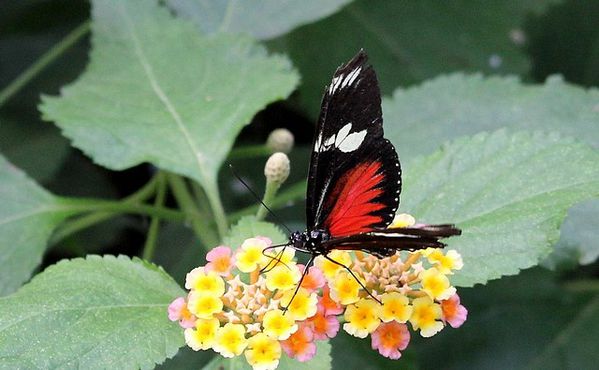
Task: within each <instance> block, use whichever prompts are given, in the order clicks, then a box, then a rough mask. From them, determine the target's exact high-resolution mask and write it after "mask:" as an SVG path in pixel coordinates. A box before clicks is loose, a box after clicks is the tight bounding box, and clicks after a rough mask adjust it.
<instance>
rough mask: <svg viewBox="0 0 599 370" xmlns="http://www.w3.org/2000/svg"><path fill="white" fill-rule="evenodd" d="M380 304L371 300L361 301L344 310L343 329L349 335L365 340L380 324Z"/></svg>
mask: <svg viewBox="0 0 599 370" xmlns="http://www.w3.org/2000/svg"><path fill="white" fill-rule="evenodd" d="M379 310H380V304H379V303H378V302H375V301H373V300H371V299H362V300H360V301H358V302H356V303H355V304H353V305H350V306H348V307H347V309H346V310H345V314H344V317H345V321H347V322H346V323H345V324H343V329H344V330H345V331H346V332H348V333H349V334H351V335H353V336H355V337H358V338H366V336H367V335H368V334H370V333H372V332H373V331H375V330H376V328H377V327H378V326H379V324H380V323H381V320H379Z"/></svg>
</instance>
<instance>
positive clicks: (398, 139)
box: [383, 74, 599, 162]
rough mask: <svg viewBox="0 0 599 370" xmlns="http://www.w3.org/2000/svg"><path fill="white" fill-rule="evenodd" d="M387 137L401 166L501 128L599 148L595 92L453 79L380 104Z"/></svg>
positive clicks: (561, 85) (552, 84)
mask: <svg viewBox="0 0 599 370" xmlns="http://www.w3.org/2000/svg"><path fill="white" fill-rule="evenodd" d="M383 117H384V120H385V134H386V136H387V137H388V138H389V139H390V140H391V141H392V142H393V144H395V146H396V148H397V151H398V152H399V155H400V157H401V158H402V160H403V161H404V162H406V161H407V162H409V161H410V160H411V159H412V158H414V157H415V156H417V155H421V154H428V153H430V152H432V151H433V150H436V149H437V148H438V147H439V145H441V144H442V143H444V142H445V141H447V140H451V139H454V138H458V137H460V136H464V135H472V134H475V133H477V132H481V131H495V130H497V129H499V128H502V127H513V128H515V129H518V130H543V131H556V132H559V133H562V134H563V135H567V136H573V137H576V138H579V139H580V140H583V141H585V142H587V143H589V144H590V145H592V146H593V147H595V148H599V90H597V89H588V90H587V89H583V88H580V87H577V86H575V85H571V84H568V83H566V82H564V81H563V80H562V79H561V78H560V77H559V76H554V77H552V78H550V79H549V80H547V82H546V83H545V84H543V85H524V84H523V83H521V82H520V81H519V80H518V78H516V77H487V78H485V77H483V76H481V75H463V74H453V75H449V76H441V77H438V78H435V79H433V80H431V81H427V82H425V83H423V84H422V85H419V86H416V87H411V88H408V89H397V90H396V91H395V92H394V93H393V96H392V97H390V98H385V99H383Z"/></svg>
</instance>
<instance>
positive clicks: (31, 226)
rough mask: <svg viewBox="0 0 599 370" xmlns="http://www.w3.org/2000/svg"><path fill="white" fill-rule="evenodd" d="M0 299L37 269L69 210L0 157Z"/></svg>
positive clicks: (70, 212)
mask: <svg viewBox="0 0 599 370" xmlns="http://www.w3.org/2000/svg"><path fill="white" fill-rule="evenodd" d="M0 204H1V206H0V296H2V295H6V294H8V293H12V292H13V291H15V290H16V289H17V288H18V287H19V286H21V284H23V282H25V281H26V280H27V279H28V278H29V277H30V276H31V272H32V271H33V270H34V269H35V268H36V267H37V265H38V264H39V263H40V261H41V259H42V255H43V253H44V251H45V249H46V244H47V241H48V238H49V237H50V235H51V234H52V230H54V228H55V227H56V226H58V225H59V224H60V223H61V222H62V221H63V220H64V219H65V218H67V217H69V216H70V215H72V214H73V212H72V210H70V209H69V207H67V206H64V205H62V204H61V203H60V201H59V200H58V198H56V197H54V196H53V195H52V194H50V193H48V192H47V191H45V190H44V189H42V188H41V187H40V186H38V185H37V184H36V183H35V182H33V181H32V180H31V179H29V178H28V177H27V176H26V175H25V174H24V173H23V172H21V171H20V170H19V169H18V168H16V167H14V166H13V165H12V164H10V163H9V162H8V161H6V159H4V157H2V156H0Z"/></svg>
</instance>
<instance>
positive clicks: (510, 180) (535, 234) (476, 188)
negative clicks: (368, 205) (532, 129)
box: [400, 130, 599, 286]
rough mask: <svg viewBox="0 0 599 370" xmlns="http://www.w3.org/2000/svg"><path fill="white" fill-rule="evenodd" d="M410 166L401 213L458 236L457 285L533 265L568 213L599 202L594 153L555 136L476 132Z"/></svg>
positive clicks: (598, 155)
mask: <svg viewBox="0 0 599 370" xmlns="http://www.w3.org/2000/svg"><path fill="white" fill-rule="evenodd" d="M414 162H415V163H413V164H412V165H411V166H410V167H409V168H408V169H407V170H406V171H405V172H404V184H405V190H404V192H403V195H402V205H401V206H400V211H402V212H408V213H411V214H413V215H414V216H415V217H416V219H417V220H418V221H421V222H427V223H439V222H442V223H444V222H451V223H456V224H457V225H458V226H459V227H460V228H462V229H463V235H461V236H459V237H454V238H450V239H449V240H448V244H449V246H450V248H455V249H457V250H458V251H459V252H460V253H461V254H462V256H463V258H464V268H463V269H462V270H461V271H460V272H459V273H457V274H456V275H455V276H454V278H453V279H452V282H454V283H455V284H456V285H459V286H472V285H474V284H476V283H484V282H486V281H487V280H491V279H495V278H498V277H500V276H503V275H513V274H517V273H518V272H519V270H521V269H523V268H527V267H530V266H534V265H536V264H537V263H538V262H539V260H540V259H541V258H544V257H546V256H547V254H548V253H549V252H550V250H551V245H552V244H553V243H555V242H556V241H557V239H558V237H559V226H560V225H561V223H562V221H563V219H564V217H565V216H566V212H567V210H568V208H569V207H571V206H572V205H573V204H576V203H578V202H580V201H582V200H586V199H589V198H593V197H597V196H598V195H599V151H596V150H593V149H592V148H590V147H588V146H585V145H583V144H581V143H578V142H575V141H574V140H572V139H564V138H562V137H560V136H559V135H557V134H543V133H534V134H531V133H527V132H517V133H511V132H509V131H507V130H500V131H497V132H495V133H492V134H487V133H481V134H478V135H475V136H473V137H471V138H463V139H459V140H457V141H455V142H453V143H451V144H448V145H446V146H444V147H443V148H442V149H441V150H439V151H437V152H436V153H434V154H432V155H431V156H428V157H426V158H422V159H420V160H417V161H414Z"/></svg>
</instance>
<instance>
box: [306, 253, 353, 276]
mask: <svg viewBox="0 0 599 370" xmlns="http://www.w3.org/2000/svg"><path fill="white" fill-rule="evenodd" d="M328 257H329V258H331V259H332V260H334V261H337V262H339V263H340V264H342V265H344V266H347V267H350V265H351V263H352V260H351V256H350V255H349V253H347V252H345V251H340V250H334V251H332V252H331V253H329V254H328ZM314 263H315V265H316V267H318V268H319V269H320V270H321V271H322V272H323V273H324V276H325V277H326V278H327V279H332V278H334V277H335V275H336V274H337V272H338V271H340V270H341V269H343V266H339V265H338V264H336V263H333V262H331V261H329V260H328V259H326V258H324V257H323V256H318V257H316V260H315V261H314Z"/></svg>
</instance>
